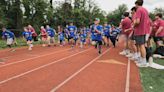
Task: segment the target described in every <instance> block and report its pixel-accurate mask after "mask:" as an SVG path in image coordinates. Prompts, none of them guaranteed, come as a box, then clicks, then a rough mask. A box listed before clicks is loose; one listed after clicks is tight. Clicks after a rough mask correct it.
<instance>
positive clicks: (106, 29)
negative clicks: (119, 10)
mask: <svg viewBox="0 0 164 92" xmlns="http://www.w3.org/2000/svg"><path fill="white" fill-rule="evenodd" d="M110 31H111V26H110V25H108V24H107V23H104V29H103V32H104V42H105V44H106V46H108V47H109V39H110Z"/></svg>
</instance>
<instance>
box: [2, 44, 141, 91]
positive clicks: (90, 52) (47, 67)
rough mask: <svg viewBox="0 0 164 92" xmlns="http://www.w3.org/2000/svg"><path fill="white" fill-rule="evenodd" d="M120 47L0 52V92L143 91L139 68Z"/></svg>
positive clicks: (41, 48)
mask: <svg viewBox="0 0 164 92" xmlns="http://www.w3.org/2000/svg"><path fill="white" fill-rule="evenodd" d="M121 48H122V47H117V48H106V47H103V53H102V54H101V55H98V54H97V51H96V50H95V49H94V48H93V47H89V46H88V47H86V48H85V49H83V50H82V49H79V48H75V49H73V50H71V49H70V48H69V47H68V46H66V47H50V48H48V47H45V48H43V47H41V46H36V47H34V49H33V51H27V48H20V49H17V50H16V52H9V51H8V50H1V51H0V59H1V60H4V61H5V63H4V64H3V63H0V92H142V87H141V82H140V77H139V72H138V68H137V67H136V66H135V64H134V63H133V62H131V61H129V60H128V59H127V58H125V57H124V56H120V55H118V53H119V52H120V51H121Z"/></svg>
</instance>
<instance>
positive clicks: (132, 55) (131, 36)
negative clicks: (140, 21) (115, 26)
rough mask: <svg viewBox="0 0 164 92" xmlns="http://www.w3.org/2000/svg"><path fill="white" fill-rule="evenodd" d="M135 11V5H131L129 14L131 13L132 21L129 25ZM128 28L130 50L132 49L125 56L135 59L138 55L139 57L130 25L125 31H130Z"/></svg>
mask: <svg viewBox="0 0 164 92" xmlns="http://www.w3.org/2000/svg"><path fill="white" fill-rule="evenodd" d="M136 11H137V8H136V7H133V8H132V9H131V14H132V23H131V25H133V21H134V19H135V15H136ZM130 30H131V33H130V35H129V37H130V47H131V50H132V54H129V55H127V57H128V58H129V59H130V60H137V59H138V57H139V54H138V50H137V47H136V45H135V38H134V29H133V28H132V27H131V28H130V29H127V30H125V31H126V32H127V31H130Z"/></svg>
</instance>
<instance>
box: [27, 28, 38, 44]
mask: <svg viewBox="0 0 164 92" xmlns="http://www.w3.org/2000/svg"><path fill="white" fill-rule="evenodd" d="M28 30H29V31H30V32H32V38H33V40H34V41H38V39H37V36H38V35H37V33H36V31H35V29H34V28H33V27H32V26H31V25H28Z"/></svg>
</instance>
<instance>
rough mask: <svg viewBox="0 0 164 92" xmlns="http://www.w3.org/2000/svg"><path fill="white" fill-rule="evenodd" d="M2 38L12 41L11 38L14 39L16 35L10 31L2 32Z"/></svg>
mask: <svg viewBox="0 0 164 92" xmlns="http://www.w3.org/2000/svg"><path fill="white" fill-rule="evenodd" d="M2 36H3V37H5V38H6V39H10V38H13V39H14V33H13V32H11V31H9V30H6V31H5V32H2Z"/></svg>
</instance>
